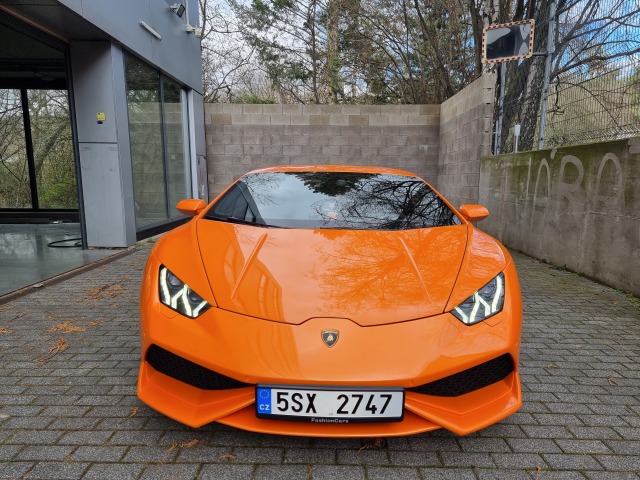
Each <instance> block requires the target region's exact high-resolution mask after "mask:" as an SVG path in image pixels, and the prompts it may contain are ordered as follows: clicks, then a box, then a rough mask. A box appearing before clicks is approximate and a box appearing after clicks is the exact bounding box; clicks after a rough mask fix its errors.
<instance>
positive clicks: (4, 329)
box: [0, 327, 10, 335]
mask: <svg viewBox="0 0 640 480" xmlns="http://www.w3.org/2000/svg"><path fill="white" fill-rule="evenodd" d="M9 332H10V330H9V329H8V328H4V327H0V335H4V334H5V333H9Z"/></svg>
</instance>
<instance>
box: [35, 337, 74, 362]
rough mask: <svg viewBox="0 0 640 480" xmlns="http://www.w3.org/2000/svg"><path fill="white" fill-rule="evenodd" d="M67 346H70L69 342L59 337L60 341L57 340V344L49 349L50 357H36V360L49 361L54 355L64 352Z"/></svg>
mask: <svg viewBox="0 0 640 480" xmlns="http://www.w3.org/2000/svg"><path fill="white" fill-rule="evenodd" d="M67 348H69V344H68V343H67V341H66V340H65V339H64V338H62V337H58V341H57V342H56V344H55V345H54V346H53V347H51V348H50V349H49V356H48V357H41V358H36V360H35V361H36V362H48V361H49V360H51V359H52V358H53V357H54V356H56V355H57V354H58V353H60V352H64V351H65V350H66V349H67Z"/></svg>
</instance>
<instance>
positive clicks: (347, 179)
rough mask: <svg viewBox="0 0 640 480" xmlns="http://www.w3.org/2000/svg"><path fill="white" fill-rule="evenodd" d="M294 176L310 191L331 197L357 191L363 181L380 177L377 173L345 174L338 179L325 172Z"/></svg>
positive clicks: (298, 173)
mask: <svg viewBox="0 0 640 480" xmlns="http://www.w3.org/2000/svg"><path fill="white" fill-rule="evenodd" d="M293 175H295V176H296V177H297V178H299V179H300V180H302V182H304V184H305V185H306V186H307V188H308V189H309V190H311V191H313V192H315V193H321V194H323V195H328V196H330V197H337V196H342V195H345V194H346V193H347V192H349V191H351V190H353V189H356V187H358V184H359V183H360V182H361V181H362V180H366V179H368V178H374V177H377V176H378V175H377V174H375V173H352V172H348V173H343V174H341V175H340V176H339V177H338V178H336V175H335V174H327V173H325V172H295V173H293Z"/></svg>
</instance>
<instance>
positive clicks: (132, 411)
mask: <svg viewBox="0 0 640 480" xmlns="http://www.w3.org/2000/svg"><path fill="white" fill-rule="evenodd" d="M139 409H140V407H133V408H132V409H131V411H130V412H129V418H131V417H135V416H136V414H137V413H138V410H139Z"/></svg>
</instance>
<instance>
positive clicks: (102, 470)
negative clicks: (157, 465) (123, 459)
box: [83, 463, 145, 480]
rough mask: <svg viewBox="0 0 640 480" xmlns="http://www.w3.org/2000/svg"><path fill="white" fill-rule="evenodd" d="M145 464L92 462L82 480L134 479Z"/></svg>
mask: <svg viewBox="0 0 640 480" xmlns="http://www.w3.org/2000/svg"><path fill="white" fill-rule="evenodd" d="M144 466H145V464H143V463H140V464H133V463H126V464H125V463H121V464H115V463H94V464H92V465H91V467H90V468H89V470H87V472H86V473H85V475H84V477H83V480H135V479H137V478H138V477H139V476H140V472H142V470H143V469H144Z"/></svg>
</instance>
